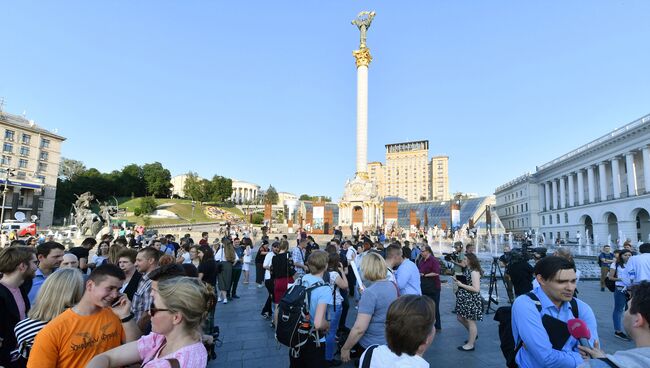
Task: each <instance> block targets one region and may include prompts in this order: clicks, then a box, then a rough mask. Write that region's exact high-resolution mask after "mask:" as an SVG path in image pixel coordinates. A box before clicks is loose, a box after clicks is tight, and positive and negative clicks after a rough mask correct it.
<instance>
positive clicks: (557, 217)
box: [555, 213, 560, 224]
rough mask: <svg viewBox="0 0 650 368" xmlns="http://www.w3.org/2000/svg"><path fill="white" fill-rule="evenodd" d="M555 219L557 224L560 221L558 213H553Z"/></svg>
mask: <svg viewBox="0 0 650 368" xmlns="http://www.w3.org/2000/svg"><path fill="white" fill-rule="evenodd" d="M555 219H556V220H557V223H558V224H559V223H560V214H559V213H556V214H555Z"/></svg>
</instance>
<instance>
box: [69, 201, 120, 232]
mask: <svg viewBox="0 0 650 368" xmlns="http://www.w3.org/2000/svg"><path fill="white" fill-rule="evenodd" d="M75 196H76V197H77V200H76V201H75V203H74V204H73V205H72V207H73V209H74V221H75V225H77V228H78V229H79V233H80V235H82V236H83V235H91V236H93V237H97V236H101V235H103V234H107V233H110V232H111V231H112V229H111V226H110V223H111V218H112V217H114V216H115V214H117V206H112V205H109V204H108V203H107V202H106V201H104V202H102V203H100V202H99V201H98V200H96V199H95V196H94V195H93V194H92V193H90V192H85V193H83V194H81V195H77V194H75ZM93 200H94V201H95V202H97V204H98V205H99V214H96V213H94V212H92V210H91V208H90V205H91V203H92V202H93Z"/></svg>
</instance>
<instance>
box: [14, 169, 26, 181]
mask: <svg viewBox="0 0 650 368" xmlns="http://www.w3.org/2000/svg"><path fill="white" fill-rule="evenodd" d="M26 176H27V174H25V172H24V171H18V173H16V177H17V178H18V179H25V177H26Z"/></svg>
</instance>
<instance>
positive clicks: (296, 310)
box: [275, 278, 329, 358]
mask: <svg viewBox="0 0 650 368" xmlns="http://www.w3.org/2000/svg"><path fill="white" fill-rule="evenodd" d="M323 286H327V287H329V285H326V284H325V283H323V282H320V281H319V282H317V283H315V284H313V285H311V286H304V285H303V284H302V278H299V279H298V280H297V281H296V282H295V283H294V284H293V285H292V286H291V287H290V288H289V289H288V290H287V292H286V294H284V296H283V297H282V299H280V304H278V323H277V326H276V328H275V339H276V340H278V342H279V343H281V344H282V345H285V346H288V347H289V348H290V354H291V356H292V357H294V358H298V357H299V356H300V349H301V348H302V346H303V345H305V344H306V343H307V342H308V341H309V337H311V336H313V337H314V340H315V341H316V344H317V345H320V342H319V341H320V336H319V334H318V330H316V329H315V328H314V326H313V324H312V316H311V315H310V314H309V304H310V297H311V292H312V291H313V290H314V289H316V288H319V287H323Z"/></svg>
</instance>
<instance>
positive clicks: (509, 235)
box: [508, 232, 513, 249]
mask: <svg viewBox="0 0 650 368" xmlns="http://www.w3.org/2000/svg"><path fill="white" fill-rule="evenodd" d="M512 240H513V239H512V232H510V233H508V245H509V246H510V249H512Z"/></svg>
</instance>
